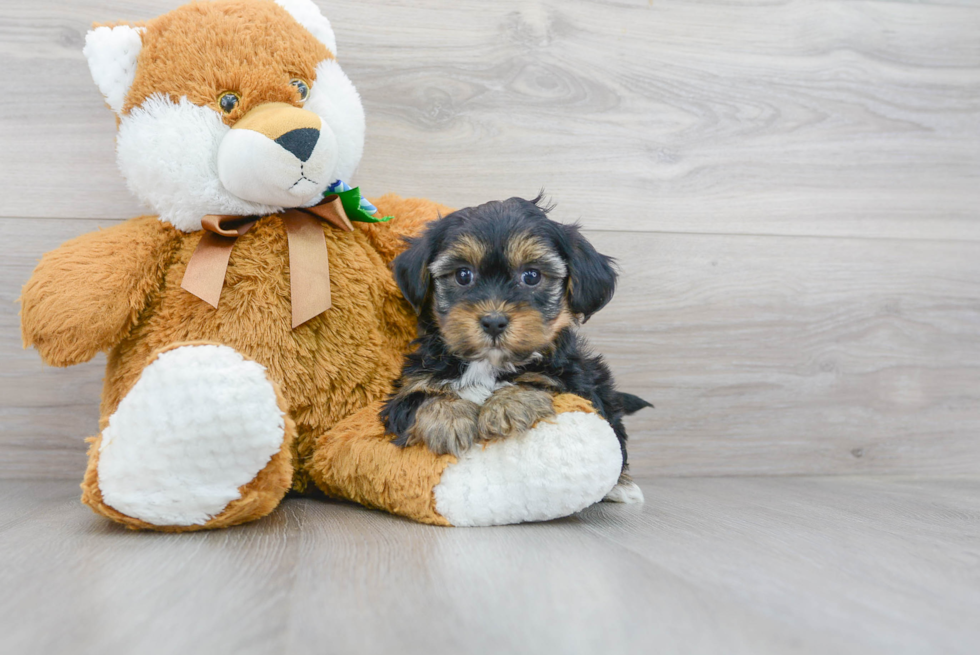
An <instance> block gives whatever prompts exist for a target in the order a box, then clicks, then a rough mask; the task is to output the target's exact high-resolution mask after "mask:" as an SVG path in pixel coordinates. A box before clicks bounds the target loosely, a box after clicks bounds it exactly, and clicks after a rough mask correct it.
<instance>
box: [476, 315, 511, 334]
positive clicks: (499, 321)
mask: <svg viewBox="0 0 980 655" xmlns="http://www.w3.org/2000/svg"><path fill="white" fill-rule="evenodd" d="M509 322H510V321H508V320H507V317H506V316H504V315H503V314H497V313H494V314H487V315H486V316H484V317H483V318H481V319H480V325H482V326H483V331H484V332H486V333H487V334H489V335H490V336H491V337H499V336H500V333H501V332H503V331H504V330H505V329H506V328H507V324H508V323H509Z"/></svg>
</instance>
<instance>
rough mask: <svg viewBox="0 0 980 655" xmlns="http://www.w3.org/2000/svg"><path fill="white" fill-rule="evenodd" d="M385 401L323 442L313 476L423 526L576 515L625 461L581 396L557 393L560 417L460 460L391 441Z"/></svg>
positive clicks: (609, 484) (336, 492)
mask: <svg viewBox="0 0 980 655" xmlns="http://www.w3.org/2000/svg"><path fill="white" fill-rule="evenodd" d="M380 407H381V405H380V403H375V404H373V405H369V406H368V407H365V408H364V409H362V410H360V411H359V412H357V413H355V414H354V415H352V416H350V417H348V418H346V419H344V420H343V421H341V422H340V423H338V424H337V425H336V426H334V428H333V429H332V430H330V431H329V432H327V433H326V434H324V435H323V436H322V437H321V438H320V439H319V440H318V441H317V449H316V452H315V453H314V457H313V462H312V470H311V473H312V475H313V479H314V480H315V481H316V483H317V485H318V486H319V487H320V488H321V489H322V490H323V491H324V492H326V493H327V494H330V495H333V496H339V497H343V498H347V499H349V500H353V501H355V502H358V503H361V504H364V505H368V506H370V507H376V508H379V509H384V510H387V511H389V512H392V513H394V514H400V515H402V516H406V517H408V518H411V519H414V520H416V521H421V522H423V523H432V524H436V525H455V526H486V525H505V524H509V523H521V522H525V521H546V520H550V519H555V518H559V517H562V516H568V515H569V514H574V513H575V512H578V511H580V510H582V509H584V508H586V507H588V506H589V505H592V504H593V503H597V502H599V501H600V500H602V499H603V497H604V496H605V495H606V494H608V493H609V492H610V490H611V489H612V488H613V487H614V486H615V485H616V483H617V480H618V479H619V474H620V471H621V469H622V466H623V456H622V452H621V451H620V448H619V441H618V440H617V439H616V435H615V433H614V432H613V429H612V427H611V426H610V425H609V424H608V423H607V422H606V421H604V420H603V419H602V418H601V417H599V415H598V414H596V413H595V410H594V409H593V408H592V406H591V405H590V404H589V403H588V401H586V400H584V399H582V398H579V397H578V396H572V395H568V394H564V395H560V396H557V397H556V398H555V411H556V412H557V416H555V417H554V418H551V419H546V420H542V421H539V422H538V423H537V424H536V425H535V426H534V427H533V428H531V429H530V430H528V431H527V432H526V433H524V434H522V435H519V436H516V437H509V438H507V439H498V440H494V441H491V442H487V443H485V444H477V445H476V446H474V447H473V448H470V449H469V450H467V451H466V452H465V453H463V454H462V455H461V456H460V457H459V458H458V459H457V458H456V457H453V456H452V455H435V454H433V453H432V452H431V451H429V450H428V449H427V448H426V447H425V446H424V445H423V444H416V445H414V446H409V447H407V448H399V447H397V446H395V445H393V444H392V443H391V441H390V437H388V436H386V435H385V431H384V427H383V426H382V425H381V422H380V420H379V419H378V411H379V410H380Z"/></svg>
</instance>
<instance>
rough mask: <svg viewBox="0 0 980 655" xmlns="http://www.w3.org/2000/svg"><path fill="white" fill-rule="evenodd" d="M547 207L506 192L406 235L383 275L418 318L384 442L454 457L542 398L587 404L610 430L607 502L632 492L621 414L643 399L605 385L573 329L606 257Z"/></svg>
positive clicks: (606, 272) (601, 283)
mask: <svg viewBox="0 0 980 655" xmlns="http://www.w3.org/2000/svg"><path fill="white" fill-rule="evenodd" d="M550 209H551V208H550V207H545V206H543V205H542V203H541V196H540V195H539V196H538V197H537V198H535V199H534V200H530V201H528V200H523V199H521V198H511V199H509V200H505V201H503V202H488V203H486V204H484V205H480V206H479V207H470V208H466V209H460V210H459V211H455V212H453V213H451V214H449V215H448V216H446V217H444V218H441V219H439V220H437V221H434V222H433V223H431V224H430V225H429V226H428V227H427V228H426V230H425V232H424V233H423V234H422V235H421V236H419V237H417V238H414V239H410V240H409V248H408V250H406V251H405V252H403V253H402V254H401V255H399V256H398V257H397V258H396V259H395V261H394V272H395V279H396V281H397V282H398V286H399V287H400V288H401V291H402V293H403V294H404V296H405V298H406V299H407V300H408V302H409V303H411V305H412V307H413V308H414V309H415V311H416V313H417V314H418V316H419V328H418V333H419V337H418V339H417V340H416V342H415V345H416V346H417V349H416V350H415V352H413V353H411V354H410V355H408V357H407V359H406V362H405V366H404V369H403V370H402V376H401V378H400V379H399V380H398V381H397V382H396V384H395V389H394V391H393V392H392V394H391V395H390V396H389V398H388V401H387V403H386V404H385V406H384V408H383V409H382V411H381V420H382V421H383V422H384V424H385V427H386V428H387V430H388V432H389V433H390V434H391V435H394V443H396V444H397V445H400V446H406V445H410V444H414V443H418V442H423V443H425V444H426V445H427V446H428V447H429V448H430V449H431V450H432V451H433V452H435V453H439V454H442V453H452V454H454V455H459V454H460V453H461V452H463V451H464V450H466V449H467V448H469V447H470V446H472V445H473V444H474V443H475V442H476V441H478V440H490V439H498V438H501V437H506V436H509V435H511V434H520V433H522V432H524V431H526V430H528V429H529V428H530V427H531V426H532V425H534V423H535V422H537V421H538V420H540V419H544V418H548V417H550V416H553V415H554V413H555V412H554V408H553V406H552V397H553V395H554V394H557V393H565V392H567V393H573V394H577V395H579V396H582V397H583V398H587V399H588V400H590V401H591V402H592V405H593V406H594V407H595V409H596V411H598V412H599V414H601V415H602V417H603V418H605V419H606V420H607V421H608V422H609V424H610V425H612V428H613V430H614V431H615V433H616V437H617V438H618V439H619V444H620V448H621V449H622V452H623V471H622V476H621V478H620V481H619V484H618V485H617V486H616V488H615V489H613V491H612V492H610V494H609V496H608V497H607V500H615V501H620V502H634V501H641V500H642V492H640V490H639V488H638V487H637V486H636V485H635V484H634V483H633V482H632V480H631V479H630V477H629V475H627V468H628V467H627V464H628V461H627V455H626V430H625V428H624V427H623V421H622V419H623V415H624V414H632V413H633V412H635V411H638V410H640V409H642V408H644V407H652V405H650V403H648V402H646V401H645V400H643V399H641V398H638V397H636V396H633V395H631V394H626V393H620V392H618V391H616V389H615V386H614V383H613V379H612V374H611V373H610V371H609V367H608V366H606V364H605V362H603V360H602V358H601V357H600V356H598V355H593V354H592V353H591V352H590V351H589V349H588V347H587V345H586V343H585V341H584V340H583V338H582V337H580V336H579V335H577V334H576V331H575V328H576V327H577V326H578V325H579V324H580V323H584V322H585V321H586V320H588V319H589V317H590V316H592V315H593V314H594V313H595V312H597V311H599V309H601V308H602V307H603V306H604V305H605V304H606V303H608V302H609V300H610V299H611V298H612V296H613V291H614V290H615V287H616V272H615V271H614V270H613V267H612V259H611V258H609V257H606V256H605V255H601V254H599V253H598V252H596V250H595V248H593V247H592V244H590V243H589V242H588V241H586V239H585V238H584V237H583V236H582V235H581V233H580V232H579V229H578V227H577V226H575V225H562V224H560V223H556V222H555V221H552V220H550V219H549V218H548V217H547V212H548V211H550Z"/></svg>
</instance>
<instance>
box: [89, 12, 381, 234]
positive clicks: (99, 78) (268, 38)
mask: <svg viewBox="0 0 980 655" xmlns="http://www.w3.org/2000/svg"><path fill="white" fill-rule="evenodd" d="M336 48H337V46H336V40H335V38H334V34H333V31H332V30H331V27H330V22H329V21H328V20H327V18H326V17H325V16H323V15H322V14H321V13H320V10H319V9H318V8H317V6H316V4H314V3H313V2H312V0H275V1H273V0H216V1H214V2H194V3H191V4H188V5H185V6H183V7H180V8H178V9H175V10H173V11H171V12H169V13H167V14H164V15H162V16H159V17H157V18H155V19H153V20H150V21H148V22H147V23H146V24H145V25H141V26H130V25H124V24H115V25H104V26H100V27H96V28H95V29H93V30H92V31H91V32H89V33H88V35H87V37H86V39H85V49H84V54H85V56H86V58H87V60H88V63H89V67H90V69H91V71H92V76H93V78H94V80H95V82H96V84H97V86H98V87H99V90H100V91H101V92H102V94H103V96H104V97H105V99H106V102H107V104H108V105H109V106H110V107H111V108H112V110H113V111H114V112H115V114H116V118H117V121H118V126H119V134H118V137H117V140H116V144H117V146H116V153H117V158H118V163H119V168H120V170H121V171H122V173H123V175H124V176H125V177H126V181H127V182H128V184H129V187H130V189H131V190H132V191H133V192H134V193H136V195H138V196H139V197H140V199H141V200H142V201H143V202H144V203H145V204H147V205H148V206H150V207H151V208H153V210H154V211H155V212H156V213H158V214H159V215H160V218H161V220H164V221H166V222H169V223H171V224H172V225H174V226H175V227H177V228H178V229H180V230H183V231H188V232H189V231H195V230H199V229H201V217H202V216H204V215H205V214H233V215H243V216H245V215H262V214H271V213H274V212H277V211H281V210H282V209H284V208H287V207H306V206H310V205H313V204H316V203H317V202H318V201H320V200H321V199H322V197H323V196H322V194H323V192H324V191H325V190H326V188H327V187H328V186H329V185H330V183H332V182H334V181H335V180H337V179H349V177H350V176H351V175H352V174H353V172H354V169H355V168H356V167H357V164H358V161H359V160H360V157H361V153H362V150H363V145H364V109H363V107H362V106H361V101H360V98H359V96H358V94H357V91H356V90H355V89H354V86H353V84H351V82H350V80H349V79H348V78H347V76H346V75H344V73H343V71H342V70H341V69H340V66H339V65H338V64H337V61H336V58H335V55H336Z"/></svg>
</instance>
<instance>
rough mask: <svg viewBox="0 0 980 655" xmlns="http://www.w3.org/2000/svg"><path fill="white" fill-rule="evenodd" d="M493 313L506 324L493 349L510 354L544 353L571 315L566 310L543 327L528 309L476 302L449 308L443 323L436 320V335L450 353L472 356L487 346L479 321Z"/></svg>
mask: <svg viewBox="0 0 980 655" xmlns="http://www.w3.org/2000/svg"><path fill="white" fill-rule="evenodd" d="M493 312H499V313H501V314H503V315H505V316H507V318H508V319H509V320H510V323H509V325H508V326H507V329H506V330H505V331H504V333H503V334H502V335H501V336H500V337H499V340H498V342H497V346H498V347H500V348H503V349H505V350H509V351H512V352H524V353H531V352H535V351H540V350H544V349H546V348H547V347H548V346H549V345H550V344H551V343H552V340H553V339H554V337H555V334H557V333H558V331H559V330H561V329H562V328H564V327H567V326H568V325H570V324H571V322H572V315H571V313H569V312H568V311H567V310H566V311H563V312H562V313H561V314H559V315H558V318H557V319H555V321H553V322H551V323H545V322H543V321H542V319H541V314H539V313H538V312H536V311H534V310H533V309H531V308H527V307H514V306H512V305H510V304H508V303H497V302H479V303H475V304H472V305H469V304H467V305H457V306H456V307H453V308H452V309H451V310H449V312H448V314H447V315H446V317H445V318H444V319H440V321H439V332H440V334H441V335H442V338H443V340H445V342H446V345H447V346H448V347H449V349H450V350H451V351H452V352H454V353H459V354H462V355H465V356H476V355H478V354H479V353H481V352H483V351H484V350H485V349H486V348H488V347H490V345H491V341H490V338H489V337H488V336H487V333H486V332H485V331H484V330H483V328H482V326H481V325H480V319H481V318H482V317H483V316H486V315H487V314H490V313H493Z"/></svg>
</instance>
